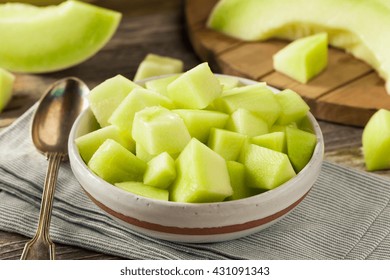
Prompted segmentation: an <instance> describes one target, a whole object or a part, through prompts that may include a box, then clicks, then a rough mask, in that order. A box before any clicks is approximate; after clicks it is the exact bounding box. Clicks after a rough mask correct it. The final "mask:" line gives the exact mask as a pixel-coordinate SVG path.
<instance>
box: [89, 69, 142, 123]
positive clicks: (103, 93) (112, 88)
mask: <svg viewBox="0 0 390 280" xmlns="http://www.w3.org/2000/svg"><path fill="white" fill-rule="evenodd" d="M138 87H140V86H139V85H137V84H135V83H134V82H132V81H130V80H129V79H126V78H125V77H123V76H122V75H116V76H115V77H112V78H110V79H107V80H105V81H104V82H103V83H101V84H99V85H98V86H96V87H95V88H93V89H92V90H91V92H90V93H89V94H88V101H89V106H90V108H91V111H92V112H93V114H94V116H95V118H96V120H97V121H98V123H99V124H100V126H102V127H104V126H108V125H110V123H109V122H108V119H109V118H110V116H111V114H112V113H113V112H114V111H115V109H116V108H117V107H118V106H119V105H120V104H121V103H122V101H123V99H125V97H126V96H127V95H128V94H129V93H130V92H131V91H132V90H133V89H134V88H138Z"/></svg>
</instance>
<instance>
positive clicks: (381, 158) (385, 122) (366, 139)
mask: <svg viewBox="0 0 390 280" xmlns="http://www.w3.org/2000/svg"><path fill="white" fill-rule="evenodd" d="M362 145H363V155H364V161H365V163H366V168H367V170H368V171H375V170H382V169H389V168H390V111H388V110H385V109H380V110H378V111H377V112H376V113H374V114H373V115H372V117H371V118H370V120H369V121H368V123H367V124H366V126H365V128H364V130H363V135H362Z"/></svg>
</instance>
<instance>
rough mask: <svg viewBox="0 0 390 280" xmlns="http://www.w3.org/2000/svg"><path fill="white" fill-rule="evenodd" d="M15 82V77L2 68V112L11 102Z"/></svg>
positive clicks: (0, 86) (0, 89)
mask: <svg viewBox="0 0 390 280" xmlns="http://www.w3.org/2000/svg"><path fill="white" fill-rule="evenodd" d="M14 82H15V76H14V75H13V74H12V73H10V72H8V71H6V70H4V69H1V68H0V112H1V111H2V110H3V109H4V108H5V106H7V104H8V102H9V101H10V100H11V97H12V89H13V85H14Z"/></svg>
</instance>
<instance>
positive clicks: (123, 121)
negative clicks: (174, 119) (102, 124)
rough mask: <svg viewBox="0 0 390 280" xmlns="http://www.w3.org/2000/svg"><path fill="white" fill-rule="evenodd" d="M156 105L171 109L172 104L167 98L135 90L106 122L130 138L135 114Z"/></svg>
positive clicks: (148, 91)
mask: <svg viewBox="0 0 390 280" xmlns="http://www.w3.org/2000/svg"><path fill="white" fill-rule="evenodd" d="M157 105H160V106H163V107H166V108H169V109H172V108H173V103H172V101H171V100H169V98H167V97H165V96H163V95H160V94H156V93H155V92H153V91H150V90H147V89H144V88H136V89H134V90H133V91H131V93H130V94H129V95H128V96H126V98H125V99H124V100H123V101H122V103H121V104H120V105H119V106H118V108H116V110H115V111H114V112H113V113H112V115H111V117H110V119H109V120H108V122H109V123H111V124H113V125H115V126H116V127H118V128H119V129H120V130H121V131H123V132H124V133H126V134H128V135H129V137H131V130H132V127H133V120H134V116H135V114H136V113H137V112H138V111H140V110H142V109H144V108H146V107H151V106H157Z"/></svg>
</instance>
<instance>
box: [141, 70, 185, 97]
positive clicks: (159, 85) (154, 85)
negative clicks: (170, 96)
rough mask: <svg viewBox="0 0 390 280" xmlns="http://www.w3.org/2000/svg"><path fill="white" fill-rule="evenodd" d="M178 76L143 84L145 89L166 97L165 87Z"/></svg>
mask: <svg viewBox="0 0 390 280" xmlns="http://www.w3.org/2000/svg"><path fill="white" fill-rule="evenodd" d="M179 76H180V74H177V75H170V76H168V77H163V78H159V79H153V80H150V81H147V82H145V88H146V89H149V90H153V91H155V92H157V93H159V94H161V95H164V96H167V87H168V85H169V84H170V83H172V82H173V81H174V80H176V79H177V78H178V77H179Z"/></svg>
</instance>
